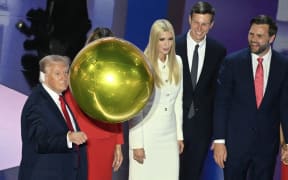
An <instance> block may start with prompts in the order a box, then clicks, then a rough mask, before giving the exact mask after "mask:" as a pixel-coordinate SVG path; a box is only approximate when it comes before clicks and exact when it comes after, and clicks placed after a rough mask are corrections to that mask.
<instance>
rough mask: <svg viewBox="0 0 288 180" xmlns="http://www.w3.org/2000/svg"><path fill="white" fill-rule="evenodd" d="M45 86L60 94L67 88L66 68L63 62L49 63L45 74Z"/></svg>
mask: <svg viewBox="0 0 288 180" xmlns="http://www.w3.org/2000/svg"><path fill="white" fill-rule="evenodd" d="M45 84H46V85H47V86H48V87H49V88H50V89H52V90H53V91H55V92H56V93H58V94H60V93H62V92H63V91H65V90H66V89H67V87H68V67H67V65H66V64H65V63H63V62H53V63H51V64H50V65H49V66H48V67H47V69H46V72H45Z"/></svg>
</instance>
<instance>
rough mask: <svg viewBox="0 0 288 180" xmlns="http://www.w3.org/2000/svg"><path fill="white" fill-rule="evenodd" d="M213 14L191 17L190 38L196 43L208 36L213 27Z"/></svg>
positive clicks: (193, 15)
mask: <svg viewBox="0 0 288 180" xmlns="http://www.w3.org/2000/svg"><path fill="white" fill-rule="evenodd" d="M211 20H212V15H211V14H195V13H194V14H192V16H189V24H190V30H191V31H190V36H191V37H192V39H193V40H194V41H196V42H200V41H202V40H203V39H204V37H205V36H206V34H207V33H208V32H209V30H210V29H211V28H212V26H213V22H211Z"/></svg>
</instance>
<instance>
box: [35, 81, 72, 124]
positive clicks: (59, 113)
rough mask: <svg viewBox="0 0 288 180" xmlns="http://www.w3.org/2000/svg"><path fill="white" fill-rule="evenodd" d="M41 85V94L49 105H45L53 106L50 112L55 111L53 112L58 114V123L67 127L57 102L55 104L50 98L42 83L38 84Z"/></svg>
mask: <svg viewBox="0 0 288 180" xmlns="http://www.w3.org/2000/svg"><path fill="white" fill-rule="evenodd" d="M39 86H40V87H41V91H42V94H43V95H44V96H45V98H46V99H47V103H48V104H49V105H47V108H53V110H52V112H55V114H57V116H58V120H59V123H60V124H61V125H62V126H63V127H64V128H67V129H68V127H67V124H66V123H65V119H64V117H63V115H62V113H61V111H60V110H59V108H58V107H57V104H55V102H54V100H53V99H52V97H51V96H50V95H49V94H48V92H47V91H46V90H45V89H44V88H43V86H42V85H39Z"/></svg>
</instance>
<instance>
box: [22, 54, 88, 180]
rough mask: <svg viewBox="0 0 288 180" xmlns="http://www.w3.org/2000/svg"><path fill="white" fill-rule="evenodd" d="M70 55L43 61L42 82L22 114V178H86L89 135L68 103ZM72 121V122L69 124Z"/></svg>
mask: <svg viewBox="0 0 288 180" xmlns="http://www.w3.org/2000/svg"><path fill="white" fill-rule="evenodd" d="M69 63H70V60H69V58H68V57H64V56H58V55H49V56H46V57H44V58H43V59H41V60H40V62H39V65H40V78H39V79H40V82H41V84H39V85H38V86H37V87H35V88H34V89H33V91H32V93H31V95H30V96H29V97H28V99H27V101H26V103H25V105H24V107H23V110H22V116H21V135H22V160H21V163H20V170H19V175H18V179H19V180H40V179H41V180H51V179H53V180H68V179H69V180H85V179H87V158H86V147H85V142H86V140H87V136H86V134H85V133H84V132H81V131H80V130H79V127H78V125H77V122H76V119H75V118H74V117H73V115H72V113H71V111H69V108H68V107H67V106H66V107H65V104H63V105H64V106H62V107H63V109H64V108H66V111H68V113H67V114H66V115H67V116H69V117H67V116H65V112H64V110H62V108H61V103H60V101H59V97H60V95H62V92H63V91H65V90H66V88H67V87H68V71H69ZM69 120H71V123H72V125H71V126H70V127H69V126H68V121H69Z"/></svg>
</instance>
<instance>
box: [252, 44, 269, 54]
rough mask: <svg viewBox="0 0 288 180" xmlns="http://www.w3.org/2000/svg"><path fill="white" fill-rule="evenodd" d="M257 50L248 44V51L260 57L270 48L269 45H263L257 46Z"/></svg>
mask: <svg viewBox="0 0 288 180" xmlns="http://www.w3.org/2000/svg"><path fill="white" fill-rule="evenodd" d="M257 47H258V48H255V46H251V44H249V49H250V51H251V52H252V53H254V54H257V55H260V54H262V53H263V52H265V51H267V50H268V49H269V47H270V44H265V45H259V44H258V46H257Z"/></svg>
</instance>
